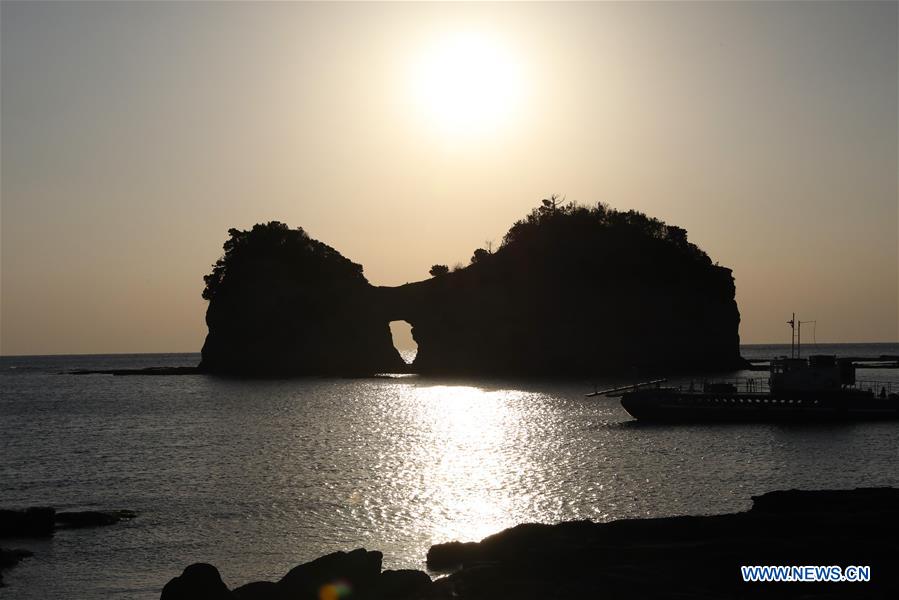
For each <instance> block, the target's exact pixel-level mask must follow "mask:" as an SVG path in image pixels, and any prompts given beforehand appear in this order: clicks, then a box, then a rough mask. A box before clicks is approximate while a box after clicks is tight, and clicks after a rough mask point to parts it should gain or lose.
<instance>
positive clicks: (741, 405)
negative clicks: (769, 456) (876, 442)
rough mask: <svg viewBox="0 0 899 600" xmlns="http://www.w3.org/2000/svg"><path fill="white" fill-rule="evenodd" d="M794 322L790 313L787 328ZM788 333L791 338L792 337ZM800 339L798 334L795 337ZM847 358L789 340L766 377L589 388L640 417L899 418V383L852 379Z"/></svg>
mask: <svg viewBox="0 0 899 600" xmlns="http://www.w3.org/2000/svg"><path fill="white" fill-rule="evenodd" d="M798 323H799V322H797V321H796V317H795V314H794V316H793V319H792V320H791V321H788V324H790V326H791V327H793V328H795V326H796V325H797V324H798ZM796 339H797V338H796V337H794V338H793V340H792V341H793V342H795V341H796ZM798 340H799V342H801V337H799V338H798ZM855 375H856V373H855V363H854V362H853V360H852V359H850V358H838V357H836V356H833V355H825V354H815V355H811V356H809V357H808V358H803V357H802V356H801V343H798V344H797V343H791V353H790V356H789V357H787V356H779V357H776V358H774V359H772V360H771V363H770V371H769V376H768V379H767V380H765V379H763V378H743V379H737V380H730V381H717V382H708V381H705V382H700V383H698V384H697V383H696V382H690V383H689V384H688V385H680V386H666V385H664V383H665V380H653V381H651V382H647V383H644V384H636V385H634V386H625V387H622V388H615V389H612V390H606V392H594V394H591V395H600V394H605V395H617V396H620V397H621V406H622V407H623V408H624V409H625V410H626V411H627V412H628V413H629V414H630V415H631V416H633V417H634V418H635V419H637V420H639V421H660V422H707V421H733V422H753V421H767V422H770V421H774V422H778V421H789V422H804V421H831V422H848V421H871V420H899V393H897V392H899V385H897V384H895V383H891V382H873V381H857V380H856V377H855Z"/></svg>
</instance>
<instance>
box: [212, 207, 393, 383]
mask: <svg viewBox="0 0 899 600" xmlns="http://www.w3.org/2000/svg"><path fill="white" fill-rule="evenodd" d="M229 234H230V239H229V240H228V241H227V242H226V243H225V246H224V248H225V254H224V256H223V257H222V258H221V259H220V260H219V261H218V262H217V263H216V265H215V267H214V269H213V272H212V273H211V274H210V275H208V276H206V289H205V290H204V292H203V297H204V298H206V299H208V300H209V308H208V309H207V311H206V324H207V326H208V327H209V334H208V335H207V336H206V343H205V344H204V345H203V351H202V362H201V363H200V368H201V369H202V370H204V371H206V372H211V373H219V374H227V375H238V376H281V375H319V374H367V373H375V372H388V371H397V370H402V369H403V368H405V363H404V362H403V360H402V359H401V358H400V356H399V353H398V352H397V351H396V349H395V348H394V347H393V340H392V338H391V335H390V329H389V327H388V322H387V321H384V320H382V319H380V317H379V315H377V314H375V313H374V312H373V311H372V306H373V302H372V300H371V295H372V291H373V288H372V286H371V285H369V283H368V281H367V280H366V279H365V277H364V276H363V275H362V267H361V266H360V265H358V264H356V263H353V262H351V261H350V260H348V259H346V258H344V257H343V256H341V254H340V253H339V252H337V251H336V250H334V249H333V248H331V247H330V246H327V245H325V244H322V243H321V242H318V241H316V240H313V239H311V238H310V237H309V236H308V235H306V233H305V232H304V231H303V230H302V229H294V230H291V229H288V228H287V226H286V225H283V224H282V223H277V222H275V223H268V224H266V225H256V226H255V227H253V229H252V230H250V231H238V230H236V229H232V230H231V231H230V232H229Z"/></svg>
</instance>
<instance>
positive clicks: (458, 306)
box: [202, 204, 741, 375]
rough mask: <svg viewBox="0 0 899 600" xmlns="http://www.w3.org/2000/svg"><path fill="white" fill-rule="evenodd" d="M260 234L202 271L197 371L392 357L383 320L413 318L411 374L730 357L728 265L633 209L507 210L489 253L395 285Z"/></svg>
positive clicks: (303, 367) (715, 365) (618, 368)
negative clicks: (372, 281) (513, 217)
mask: <svg viewBox="0 0 899 600" xmlns="http://www.w3.org/2000/svg"><path fill="white" fill-rule="evenodd" d="M279 225H280V224H279ZM257 227H263V226H257ZM265 227H271V224H270V225H269V226H265ZM282 227H283V226H282ZM253 231H256V228H254V230H253ZM285 231H289V230H286V227H285ZM252 235H253V233H252V232H236V233H235V232H234V230H232V240H231V242H230V243H232V244H233V246H240V245H241V244H244V245H246V244H249V243H250V242H249V241H247V240H248V239H249V237H250V236H252ZM258 235H259V236H262V233H261V232H260V233H258ZM282 235H286V234H283V232H282ZM235 236H236V237H235ZM303 236H305V234H303ZM274 237H275V238H277V236H274ZM235 240H236V241H235ZM241 240H242V241H241ZM254 243H255V244H261V242H258V241H257V242H254ZM266 243H267V244H268V245H267V246H266V248H267V250H266V251H265V252H259V253H257V254H254V255H253V256H254V258H252V259H249V260H244V259H242V260H241V261H237V260H236V259H234V258H233V257H232V258H229V256H231V255H235V254H236V253H237V250H236V249H235V247H232V249H231V250H230V251H229V248H228V244H226V255H225V257H224V258H223V259H222V260H221V261H219V265H218V266H217V267H216V268H217V269H218V275H217V274H216V272H214V273H213V274H212V275H210V276H209V277H208V278H207V294H206V295H207V296H208V297H209V299H210V305H209V310H208V312H207V323H208V325H209V336H208V337H207V340H206V344H205V346H204V348H203V365H202V366H203V367H204V368H207V369H208V370H212V371H217V372H228V373H235V374H241V373H261V374H265V373H337V372H369V373H373V372H383V371H399V370H403V369H404V365H402V361H401V360H400V359H399V356H398V355H397V353H396V351H395V350H394V349H393V347H392V345H391V339H390V334H389V331H388V323H389V322H390V321H392V320H405V321H408V322H409V323H411V324H412V327H413V330H412V334H413V336H414V338H415V340H416V342H417V343H418V355H417V357H416V360H415V363H414V364H413V366H412V369H413V370H414V371H417V372H422V373H431V374H509V375H568V374H593V373H600V372H607V373H611V372H618V373H624V374H629V375H630V374H634V372H635V371H636V372H637V373H640V372H650V371H652V372H664V371H674V370H687V369H689V370H721V369H729V368H736V367H738V366H740V365H741V359H740V356H739V337H738V333H737V332H738V326H739V321H740V317H739V312H738V310H737V305H736V302H735V300H734V293H735V288H734V281H733V277H732V275H731V271H730V270H729V269H726V268H724V267H720V266H717V265H714V264H712V261H711V260H710V259H709V257H708V256H707V255H706V254H705V253H704V252H702V251H701V250H699V249H698V248H697V247H696V246H695V245H693V244H691V243H689V242H687V237H686V232H685V231H684V230H683V229H680V228H678V227H672V226H668V225H665V224H664V223H662V222H660V221H657V220H655V219H651V218H648V217H646V216H645V215H643V214H641V213H636V212H633V211H631V212H627V213H623V212H618V211H614V210H611V209H608V208H606V207H605V206H602V205H600V206H598V207H595V208H586V207H580V206H574V205H568V206H565V207H559V206H556V205H555V204H547V205H545V206H543V207H541V208H540V209H537V210H535V211H533V212H532V213H531V214H530V215H528V216H527V217H526V218H525V219H523V220H521V221H519V222H518V223H516V224H515V225H514V226H513V227H512V228H511V229H510V230H509V232H508V233H507V234H506V237H505V238H504V240H503V244H502V246H501V247H500V248H499V249H498V250H497V251H496V252H494V253H490V252H487V251H484V250H480V251H476V252H475V256H474V257H473V259H472V264H470V265H469V266H468V267H466V268H463V269H459V270H457V271H454V272H451V273H445V274H440V275H438V276H436V277H433V278H431V279H429V280H426V281H421V282H418V283H412V284H407V285H404V286H400V287H396V288H386V287H381V288H373V287H371V286H370V285H369V284H368V282H367V281H366V280H365V279H364V277H362V269H361V267H360V266H359V265H355V264H354V263H351V262H350V261H348V260H346V259H345V258H343V257H342V256H340V255H339V253H337V252H336V251H334V250H333V249H331V248H329V247H327V246H325V245H324V244H320V243H319V242H315V241H314V240H310V239H309V238H308V237H305V238H304V240H303V241H302V244H304V245H305V246H304V248H307V250H303V252H306V254H308V256H307V258H306V259H304V260H303V261H300V262H301V263H302V264H301V265H299V266H298V265H295V264H294V262H295V261H294V259H291V258H289V257H290V256H292V254H291V253H296V252H298V251H297V250H296V249H293V250H291V249H289V247H287V248H286V247H285V246H284V245H279V244H280V242H277V241H273V242H266ZM288 246H289V245H288ZM241 247H242V246H241ZM322 248H324V249H327V250H323V249H322ZM309 249H312V250H309ZM316 249H317V250H316ZM229 252H230V253H231V254H230V255H229ZM245 254H249V252H245ZM304 256H305V255H304ZM292 261H294V262H292ZM344 261H345V262H344ZM238 264H239V265H240V266H239V267H237V266H234V265H238ZM210 282H211V283H212V290H211V292H210ZM223 290H224V291H223Z"/></svg>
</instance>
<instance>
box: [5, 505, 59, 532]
mask: <svg viewBox="0 0 899 600" xmlns="http://www.w3.org/2000/svg"><path fill="white" fill-rule="evenodd" d="M55 515H56V511H55V510H54V509H52V508H50V507H44V506H41V507H37V506H35V507H31V508H26V509H25V510H0V538H4V537H47V536H50V535H53V525H54V518H55Z"/></svg>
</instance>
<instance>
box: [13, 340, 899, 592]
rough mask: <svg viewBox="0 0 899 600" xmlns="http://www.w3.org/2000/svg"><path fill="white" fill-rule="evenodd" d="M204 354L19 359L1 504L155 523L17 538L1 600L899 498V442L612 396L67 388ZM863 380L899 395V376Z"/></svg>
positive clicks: (131, 380) (533, 388)
mask: <svg viewBox="0 0 899 600" xmlns="http://www.w3.org/2000/svg"><path fill="white" fill-rule="evenodd" d="M752 352H756V355H767V354H759V353H761V352H763V351H761V350H758V349H752V348H750V349H747V351H746V352H745V354H747V355H749V354H752ZM765 352H769V350H766V351H765ZM848 353H850V354H897V353H899V345H895V344H894V345H886V346H876V347H873V348H872V347H870V346H869V347H867V349H866V350H865V351H860V350H859V349H858V348H853V349H852V350H851V351H850V352H848ZM197 359H198V357H197V356H196V355H155V356H149V355H136V356H108V357H100V356H90V357H27V358H15V357H6V358H2V359H0V367H2V368H0V372H2V375H0V394H2V395H0V506H4V507H9V506H13V507H14V506H28V505H52V506H55V507H57V508H60V509H86V508H129V509H134V510H136V511H138V512H139V513H140V516H139V517H138V518H137V519H135V520H134V521H131V522H126V523H122V524H119V525H116V526H112V527H107V528H100V529H90V530H75V531H63V532H59V533H57V534H56V535H55V537H54V538H53V539H52V540H46V541H34V540H2V541H0V543H2V545H3V546H5V547H16V546H22V547H27V548H30V549H31V550H33V551H34V552H35V557H34V558H33V559H28V560H26V561H25V562H23V563H21V564H20V565H19V566H18V567H16V568H14V569H13V570H11V571H7V572H5V574H4V578H5V579H6V581H7V583H8V584H9V587H7V588H3V589H0V597H3V598H7V597H9V598H20V599H23V600H27V599H37V598H41V599H43V598H56V599H64V598H78V599H88V600H90V599H99V598H138V599H150V598H158V597H159V592H160V590H161V588H162V586H163V585H164V584H165V582H166V581H167V580H168V579H169V578H171V577H173V576H174V575H177V574H178V573H180V571H181V569H182V568H183V567H184V566H186V565H187V564H190V563H192V562H196V561H206V562H211V563H213V564H216V565H217V566H218V567H219V568H220V570H221V571H222V574H223V576H224V578H225V581H226V583H228V584H229V585H232V586H234V585H240V584H243V583H246V582H248V581H252V580H257V579H276V578H279V577H280V576H281V575H283V574H284V573H285V572H286V571H287V570H288V569H289V568H291V567H292V566H294V565H296V564H298V563H300V562H303V561H307V560H310V559H313V558H315V557H317V556H319V555H321V554H324V553H327V552H330V551H333V550H337V549H349V548H354V547H358V546H366V547H368V548H370V549H379V550H381V551H383V552H384V554H385V566H387V567H390V568H399V567H412V568H423V561H424V557H425V552H426V551H427V548H428V547H429V546H430V545H431V544H432V543H436V542H443V541H448V540H453V539H461V540H476V539H480V538H481V537H483V536H485V535H487V534H489V533H492V532H495V531H498V530H500V529H502V528H504V527H507V526H511V525H514V524H516V523H520V522H523V521H543V522H555V521H560V520H566V519H585V518H586V519H593V520H608V519H615V518H621V517H635V516H649V515H653V516H655V515H672V514H703V513H716V512H725V511H734V510H741V509H744V508H746V507H747V506H748V504H749V497H750V495H752V494H758V493H761V492H764V491H767V490H772V489H778V488H791V487H799V488H822V487H831V488H847V487H855V486H870V485H894V486H899V466H897V459H899V442H897V439H899V438H897V434H899V425H896V424H886V423H884V424H857V425H846V426H842V425H841V426H823V425H816V426H774V425H715V426H664V427H662V426H653V427H648V426H639V425H636V424H635V423H634V422H632V421H631V420H630V419H629V417H628V415H627V414H626V413H625V412H624V411H623V410H622V409H621V408H620V406H619V405H618V403H617V401H615V400H608V399H601V400H597V399H585V398H584V393H585V392H587V391H590V390H591V389H592V386H593V384H594V382H593V381H569V382H549V383H547V382H522V381H503V380H464V381H460V380H435V379H425V378H418V377H401V378H377V379H374V378H373V379H294V380H282V381H237V380H228V379H219V378H211V377H206V376H200V375H196V376H179V377H112V376H103V375H89V376H71V375H59V374H58V372H59V371H62V370H66V369H74V368H123V367H142V366H151V365H190V364H195V363H196V362H197ZM754 375H759V374H754ZM861 376H863V377H864V378H865V379H883V380H890V381H897V382H899V373H897V371H895V370H879V371H874V370H872V371H869V372H867V373H863V374H862V375H861ZM595 383H597V384H598V385H600V386H604V385H614V384H617V383H621V382H620V381H614V380H609V381H598V382H595Z"/></svg>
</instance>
